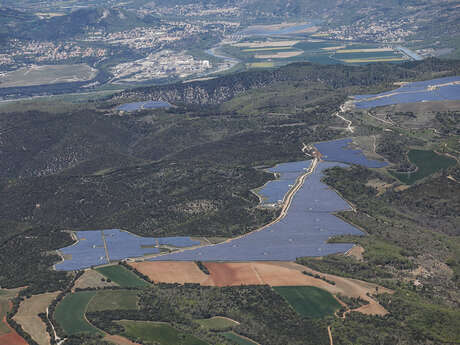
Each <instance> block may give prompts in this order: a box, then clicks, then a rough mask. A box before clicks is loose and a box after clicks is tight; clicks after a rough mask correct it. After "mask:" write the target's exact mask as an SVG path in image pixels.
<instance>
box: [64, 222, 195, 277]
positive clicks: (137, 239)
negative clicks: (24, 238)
mask: <svg viewBox="0 0 460 345" xmlns="http://www.w3.org/2000/svg"><path fill="white" fill-rule="evenodd" d="M75 234H76V235H77V238H78V242H77V243H75V244H74V245H71V246H69V247H66V248H62V249H60V251H61V253H62V254H63V255H71V258H67V259H65V260H64V261H63V262H60V263H58V264H56V265H55V267H56V269H57V270H63V271H73V270H79V269H84V268H88V267H91V266H97V265H102V264H107V263H109V261H108V260H107V254H108V256H109V260H123V259H126V258H134V257H140V256H144V255H148V254H158V253H159V252H160V249H159V248H158V244H169V245H171V246H175V247H189V246H195V245H198V244H200V242H199V241H193V240H192V239H191V238H190V237H165V238H158V239H156V238H151V237H141V236H137V235H134V234H131V233H129V232H127V231H123V230H119V229H110V230H93V231H77V232H76V233H75ZM104 241H105V244H106V247H107V253H106V250H105V247H104Z"/></svg>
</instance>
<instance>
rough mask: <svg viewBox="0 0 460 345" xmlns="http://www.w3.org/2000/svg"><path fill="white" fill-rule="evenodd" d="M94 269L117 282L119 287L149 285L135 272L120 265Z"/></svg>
mask: <svg viewBox="0 0 460 345" xmlns="http://www.w3.org/2000/svg"><path fill="white" fill-rule="evenodd" d="M96 271H98V272H99V273H101V274H103V275H104V276H106V277H107V278H108V279H110V280H112V281H113V282H115V283H117V284H118V285H120V286H121V287H145V286H150V284H149V283H148V282H146V281H145V280H142V279H141V278H139V277H138V276H137V275H136V274H135V273H133V272H130V271H129V270H127V269H126V268H124V267H123V266H121V265H113V266H106V267H100V268H97V269H96Z"/></svg>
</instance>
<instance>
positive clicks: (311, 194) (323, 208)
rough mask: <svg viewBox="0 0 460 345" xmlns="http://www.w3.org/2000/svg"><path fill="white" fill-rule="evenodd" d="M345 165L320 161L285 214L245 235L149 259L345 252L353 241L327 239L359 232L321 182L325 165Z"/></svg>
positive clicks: (289, 256) (341, 202)
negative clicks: (341, 214)
mask: <svg viewBox="0 0 460 345" xmlns="http://www.w3.org/2000/svg"><path fill="white" fill-rule="evenodd" d="M333 166H346V165H344V164H340V163H330V162H322V163H320V164H319V165H318V167H317V168H316V169H315V171H314V173H313V174H312V175H310V176H309V177H308V178H307V179H306V181H305V183H304V185H303V186H302V187H301V188H300V190H299V191H298V192H297V193H296V194H295V196H294V198H293V200H292V203H291V207H290V208H289V211H288V214H287V215H286V217H285V218H283V219H282V220H281V221H280V222H278V223H275V224H273V225H271V226H269V227H266V228H265V229H263V230H260V231H257V232H253V233H251V234H248V235H246V236H244V237H241V238H238V239H235V240H230V241H227V242H224V243H221V244H217V245H213V246H205V247H200V248H196V249H192V250H186V251H182V252H178V253H171V254H167V255H162V256H158V257H155V258H152V259H149V260H150V261H156V260H171V261H197V260H201V261H267V260H268V261H271V260H280V261H293V260H295V259H296V258H298V257H301V256H323V255H327V254H333V253H339V252H344V251H347V250H348V249H350V248H351V247H352V246H353V245H352V244H346V243H334V244H330V243H326V242H327V240H328V239H329V238H330V237H332V236H336V235H346V234H350V235H362V234H363V233H362V232H361V231H359V230H358V229H357V228H355V227H353V226H351V225H350V224H348V223H346V222H344V221H342V220H341V219H339V218H337V217H335V216H334V215H332V214H331V212H336V211H341V210H347V209H350V206H349V205H348V204H347V202H345V201H344V200H343V199H342V198H341V197H340V196H339V195H338V194H337V193H336V192H334V191H333V190H331V189H330V188H328V187H327V186H326V185H325V184H324V183H322V182H321V178H322V177H323V172H324V170H325V169H327V168H330V167H333Z"/></svg>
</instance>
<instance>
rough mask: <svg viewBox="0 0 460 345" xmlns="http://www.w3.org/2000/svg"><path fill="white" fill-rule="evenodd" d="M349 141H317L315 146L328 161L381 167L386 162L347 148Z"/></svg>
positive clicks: (350, 141)
mask: <svg viewBox="0 0 460 345" xmlns="http://www.w3.org/2000/svg"><path fill="white" fill-rule="evenodd" d="M351 143H352V140H351V139H342V140H334V141H328V142H324V143H318V144H315V147H316V148H317V149H318V151H319V152H321V154H322V157H321V158H322V159H323V160H325V161H328V162H341V163H350V164H359V165H362V166H365V167H368V168H382V167H384V166H386V165H387V163H386V162H381V161H377V160H373V159H367V158H366V156H365V155H364V154H363V153H362V152H361V151H360V150H353V149H351V148H349V147H348V146H349V145H350V144H351Z"/></svg>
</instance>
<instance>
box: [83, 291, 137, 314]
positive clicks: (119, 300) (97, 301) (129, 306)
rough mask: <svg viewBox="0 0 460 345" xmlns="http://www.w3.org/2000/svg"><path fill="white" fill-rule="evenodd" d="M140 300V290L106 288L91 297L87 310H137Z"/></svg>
mask: <svg viewBox="0 0 460 345" xmlns="http://www.w3.org/2000/svg"><path fill="white" fill-rule="evenodd" d="M138 301H139V297H138V292H137V291H135V290H104V291H99V292H97V294H96V295H95V296H94V297H93V298H92V299H91V301H90V303H89V304H88V307H87V311H88V312H97V311H104V310H136V309H138Z"/></svg>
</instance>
